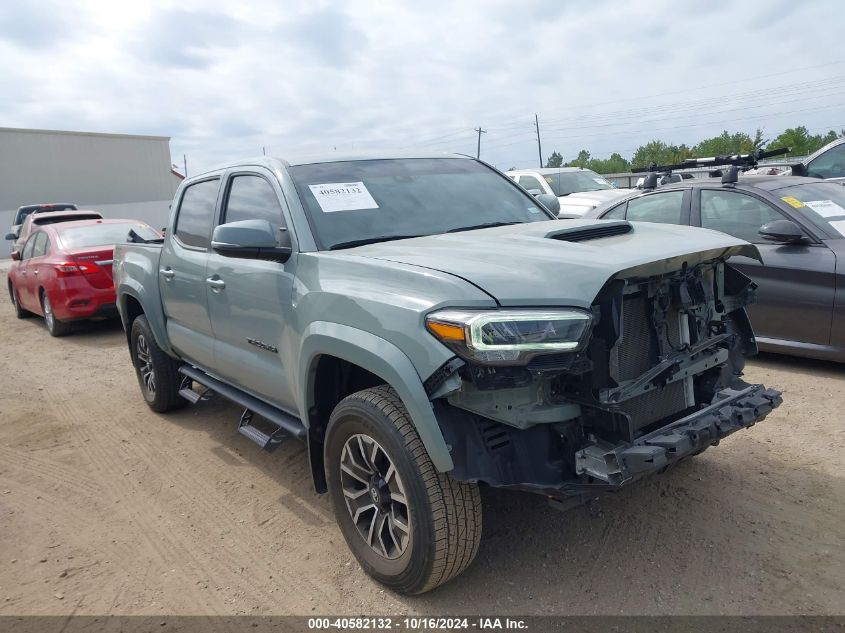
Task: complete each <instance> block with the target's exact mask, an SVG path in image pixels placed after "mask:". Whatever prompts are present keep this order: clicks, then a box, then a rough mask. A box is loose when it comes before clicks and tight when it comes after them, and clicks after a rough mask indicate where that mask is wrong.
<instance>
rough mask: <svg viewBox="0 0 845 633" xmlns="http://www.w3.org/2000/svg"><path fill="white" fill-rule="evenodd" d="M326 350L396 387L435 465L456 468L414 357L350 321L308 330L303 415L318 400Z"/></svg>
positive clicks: (304, 350)
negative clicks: (317, 387)
mask: <svg viewBox="0 0 845 633" xmlns="http://www.w3.org/2000/svg"><path fill="white" fill-rule="evenodd" d="M323 354H327V355H330V356H336V357H337V358H340V359H343V360H345V361H347V362H350V363H353V364H355V365H358V366H359V367H361V368H363V369H366V370H367V371H369V372H371V373H373V374H375V375H376V376H378V377H379V378H381V379H382V380H384V381H385V382H386V383H387V384H389V385H390V386H391V387H393V389H394V390H395V391H396V393H397V394H398V396H399V398H400V399H401V400H402V404H404V405H405V409H407V411H408V415H410V417H411V421H412V422H413V424H414V426H415V427H416V429H417V433H419V436H420V440H422V443H423V446H425V449H426V451H428V456H429V457H430V458H431V461H432V463H433V464H434V467H435V468H437V470H438V471H440V472H446V471H449V470H452V469H453V468H454V467H455V465H454V463H453V462H452V456H451V455H450V454H449V447H448V446H447V445H446V440H445V439H444V438H443V433H442V431H441V430H440V425H439V424H438V423H437V418H435V416H434V409H433V408H432V406H431V402H430V401H429V399H428V396H427V395H426V393H425V389H424V388H423V381H422V379H421V378H420V376H419V374H418V373H417V370H416V369H415V368H414V365H413V364H412V363H411V361H410V359H409V358H408V357H407V356H406V355H405V353H404V352H402V350H400V349H399V348H398V347H396V346H395V345H394V344H393V343H391V342H389V341H387V340H385V339H383V338H381V337H379V336H376V335H375V334H371V333H369V332H365V331H363V330H359V329H356V328H353V327H349V326H347V325H340V324H338V323H329V322H327V321H315V322H313V323H311V324H310V325H309V326H308V327H307V328H306V330H305V331H304V332H303V334H302V344H301V346H300V355H299V373H298V376H299V385H298V389H297V393H298V399H299V410H300V411H301V412H302V414H303V417H302V419H303V420H307V419H308V417H307V413H308V410H309V408H310V407H309V404H310V403H312V402H313V401H314V382H315V378H316V373H317V359H318V358H319V357H320V356H321V355H323Z"/></svg>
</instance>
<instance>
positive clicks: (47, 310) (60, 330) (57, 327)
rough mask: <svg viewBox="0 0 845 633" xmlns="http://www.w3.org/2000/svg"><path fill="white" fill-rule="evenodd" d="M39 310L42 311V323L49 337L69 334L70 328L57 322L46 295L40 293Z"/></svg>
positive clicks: (62, 322) (61, 322)
mask: <svg viewBox="0 0 845 633" xmlns="http://www.w3.org/2000/svg"><path fill="white" fill-rule="evenodd" d="M41 309H42V310H44V323H45V324H46V325H47V331H48V332H49V333H50V336H64V335H65V334H67V333H68V332H70V329H71V326H70V325H69V324H68V323H65V322H64V321H59V320H58V319H57V318H56V315H55V314H54V313H53V306H52V304H51V303H50V297H48V296H47V293H46V292H44V291H42V292H41Z"/></svg>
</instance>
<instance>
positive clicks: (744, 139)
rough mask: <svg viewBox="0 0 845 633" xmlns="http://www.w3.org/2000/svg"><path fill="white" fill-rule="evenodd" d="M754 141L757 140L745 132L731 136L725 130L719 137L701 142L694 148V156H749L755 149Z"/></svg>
mask: <svg viewBox="0 0 845 633" xmlns="http://www.w3.org/2000/svg"><path fill="white" fill-rule="evenodd" d="M758 132H759V130H758ZM761 135H762V133H761ZM754 140H755V139H752V138H751V137H750V136H748V134H746V133H745V132H736V133H734V134H731V133H730V132H728V131H727V130H725V131H724V132H722V133H721V134H720V135H719V136H714V137H713V138H708V139H704V140H703V141H701V142H700V143H699V144H698V145H696V146H695V147H693V148H692V154H693V155H694V156H728V155H730V154H747V153H748V152H750V151H752V150H753V149H754ZM761 140H762V139H761Z"/></svg>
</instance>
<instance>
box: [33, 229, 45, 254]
mask: <svg viewBox="0 0 845 633" xmlns="http://www.w3.org/2000/svg"><path fill="white" fill-rule="evenodd" d="M46 252H47V234H46V233H36V234H35V246H33V247H32V257H42V256H43V255H44V254H45V253H46Z"/></svg>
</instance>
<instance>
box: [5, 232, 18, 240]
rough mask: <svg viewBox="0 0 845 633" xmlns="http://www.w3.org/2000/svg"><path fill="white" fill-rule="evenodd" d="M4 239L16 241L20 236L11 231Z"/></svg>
mask: <svg viewBox="0 0 845 633" xmlns="http://www.w3.org/2000/svg"><path fill="white" fill-rule="evenodd" d="M4 239H7V240H11V241H12V242H14V241H15V240H16V239H18V236H17V235H15V234H14V233H11V232H9V233H6V237H5V238H4Z"/></svg>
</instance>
